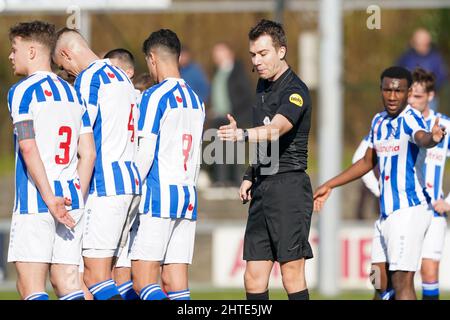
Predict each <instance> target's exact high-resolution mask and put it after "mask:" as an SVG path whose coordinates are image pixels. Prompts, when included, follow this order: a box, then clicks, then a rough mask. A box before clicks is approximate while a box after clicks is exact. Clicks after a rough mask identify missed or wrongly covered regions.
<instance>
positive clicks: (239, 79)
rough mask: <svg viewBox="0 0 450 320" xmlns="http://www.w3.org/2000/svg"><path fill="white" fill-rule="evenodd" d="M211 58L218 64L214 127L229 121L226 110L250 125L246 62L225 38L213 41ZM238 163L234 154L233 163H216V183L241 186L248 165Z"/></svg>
mask: <svg viewBox="0 0 450 320" xmlns="http://www.w3.org/2000/svg"><path fill="white" fill-rule="evenodd" d="M212 58H213V61H214V64H215V65H216V72H215V74H214V76H213V79H212V83H211V109H210V110H211V119H212V127H215V128H217V127H220V126H221V125H224V124H226V123H228V119H227V114H232V115H233V116H234V117H235V119H236V121H238V122H239V123H240V124H242V125H244V126H247V127H248V126H250V125H251V124H252V106H253V104H254V97H253V95H252V84H251V81H250V79H249V77H248V75H247V73H246V71H245V68H244V66H243V64H242V63H241V62H240V61H239V60H237V59H236V57H235V54H234V51H233V49H232V48H231V47H230V46H229V45H228V44H227V43H224V42H219V43H217V44H216V45H214V47H213V50H212ZM224 149H225V146H224ZM235 154H236V153H235ZM237 163H238V162H237V159H236V157H234V162H233V163H232V164H227V163H224V164H216V165H215V166H214V172H213V177H214V180H215V184H216V185H230V184H231V185H236V186H238V185H239V184H240V182H241V177H242V174H243V172H244V171H245V167H243V166H242V164H241V165H239V164H237Z"/></svg>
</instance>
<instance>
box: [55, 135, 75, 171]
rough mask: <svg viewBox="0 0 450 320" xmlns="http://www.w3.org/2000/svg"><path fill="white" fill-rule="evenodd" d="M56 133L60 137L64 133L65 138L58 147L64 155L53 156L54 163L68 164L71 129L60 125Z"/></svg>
mask: <svg viewBox="0 0 450 320" xmlns="http://www.w3.org/2000/svg"><path fill="white" fill-rule="evenodd" d="M58 135H59V136H60V137H62V136H64V135H65V140H64V141H62V142H61V143H60V144H59V148H60V149H62V150H63V151H64V156H63V157H61V156H60V155H56V156H55V162H56V164H68V163H69V160H70V159H69V151H70V150H69V149H70V141H71V140H72V129H71V128H70V127H67V126H62V127H60V128H59V131H58Z"/></svg>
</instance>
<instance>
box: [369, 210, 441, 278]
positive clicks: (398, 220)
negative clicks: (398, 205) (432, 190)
mask: <svg viewBox="0 0 450 320" xmlns="http://www.w3.org/2000/svg"><path fill="white" fill-rule="evenodd" d="M432 215H433V213H432V211H431V210H429V209H428V205H419V206H415V207H410V208H405V209H399V210H397V211H394V212H393V213H391V214H390V215H389V216H388V217H387V218H386V219H383V218H381V217H380V218H379V219H378V220H377V221H376V222H375V232H374V237H373V241H372V263H380V262H386V263H389V270H390V271H414V272H415V271H417V270H419V268H420V262H421V261H420V260H421V255H422V246H423V241H424V238H425V233H426V231H427V229H428V227H429V226H430V223H431V218H432Z"/></svg>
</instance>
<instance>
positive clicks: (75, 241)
mask: <svg viewBox="0 0 450 320" xmlns="http://www.w3.org/2000/svg"><path fill="white" fill-rule="evenodd" d="M70 215H71V216H72V217H73V218H74V220H75V222H76V223H77V224H76V226H75V227H74V228H73V229H68V228H67V227H66V226H65V225H63V224H61V223H59V222H57V221H56V220H55V218H53V216H52V215H51V214H50V213H49V212H45V213H30V214H14V215H13V217H12V221H11V231H10V238H9V250H8V262H15V261H20V262H42V263H61V264H73V265H78V264H79V263H80V257H81V237H82V233H83V210H82V209H76V210H72V211H70Z"/></svg>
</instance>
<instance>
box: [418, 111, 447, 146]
mask: <svg viewBox="0 0 450 320" xmlns="http://www.w3.org/2000/svg"><path fill="white" fill-rule="evenodd" d="M446 134H447V132H446V131H445V128H444V127H441V126H440V125H439V117H436V120H435V121H434V125H433V127H432V128H431V132H426V131H424V130H420V131H417V132H416V133H415V135H414V139H415V140H416V143H417V145H418V146H419V147H422V148H432V147H434V146H435V145H437V144H438V143H439V142H440V141H441V140H442V138H444V136H445V135H446Z"/></svg>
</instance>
